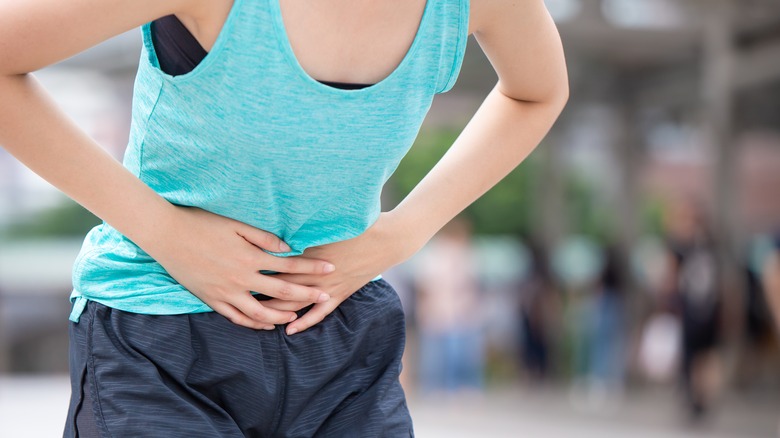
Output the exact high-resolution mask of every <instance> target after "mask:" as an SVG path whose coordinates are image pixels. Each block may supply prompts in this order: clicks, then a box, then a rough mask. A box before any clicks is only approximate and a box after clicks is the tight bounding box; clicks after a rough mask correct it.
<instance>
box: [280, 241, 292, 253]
mask: <svg viewBox="0 0 780 438" xmlns="http://www.w3.org/2000/svg"><path fill="white" fill-rule="evenodd" d="M279 249H281V250H282V251H283V252H289V251H291V250H292V249H291V248H290V245H288V244H286V243H284V242H282V243H280V244H279Z"/></svg>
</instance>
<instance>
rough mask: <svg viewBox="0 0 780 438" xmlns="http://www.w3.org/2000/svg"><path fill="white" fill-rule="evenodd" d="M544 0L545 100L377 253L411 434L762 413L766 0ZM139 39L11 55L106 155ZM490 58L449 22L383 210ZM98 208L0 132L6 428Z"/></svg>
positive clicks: (770, 326) (42, 414)
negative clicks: (443, 59)
mask: <svg viewBox="0 0 780 438" xmlns="http://www.w3.org/2000/svg"><path fill="white" fill-rule="evenodd" d="M546 3H547V6H548V8H549V10H550V12H551V14H552V15H553V17H554V19H555V20H556V22H557V24H558V26H559V30H560V32H561V36H562V38H563V42H564V47H565V50H566V56H567V61H568V66H569V73H570V79H571V99H570V101H569V104H568V106H567V108H566V109H565V110H564V112H563V114H562V115H561V118H560V119H559V121H558V122H557V123H556V125H555V127H554V128H553V130H552V131H551V132H550V134H549V135H548V136H547V138H546V139H545V140H544V142H543V143H542V144H541V145H540V146H539V147H538V148H537V149H536V150H535V151H534V152H533V153H532V155H531V156H530V157H529V158H528V159H527V160H526V161H525V162H524V163H523V164H522V165H521V166H520V167H518V169H516V170H515V171H514V172H513V173H511V174H510V175H509V176H508V177H507V178H506V179H505V180H504V181H503V182H501V183H500V184H499V185H498V186H496V187H495V188H494V189H493V190H491V191H490V192H489V193H487V194H486V195H485V196H484V197H483V198H482V199H480V200H479V201H477V202H476V203H475V204H474V205H472V206H471V207H469V208H468V209H467V210H466V211H465V212H464V213H463V214H461V215H460V216H459V217H457V218H456V219H455V220H454V221H453V222H452V223H450V224H449V225H448V226H446V227H445V228H444V229H443V230H442V231H441V232H440V233H439V234H438V235H437V236H436V237H435V238H434V239H433V240H432V241H431V242H430V243H429V244H428V245H427V246H426V247H425V248H424V249H423V250H421V251H420V252H419V253H418V254H417V255H415V256H414V257H413V258H412V259H410V260H409V261H408V262H406V263H404V264H402V265H399V266H397V267H395V268H394V269H392V270H391V271H390V272H387V273H386V274H385V277H386V278H387V279H388V281H390V283H391V284H393V285H394V286H395V287H396V289H397V290H398V292H399V294H400V295H401V298H402V301H403V303H404V306H405V308H406V311H407V326H408V341H407V348H406V355H405V365H404V373H403V375H402V380H403V383H404V386H405V387H406V390H407V393H408V396H409V404H410V408H411V411H412V415H413V418H414V420H415V426H416V433H417V435H418V436H421V437H439V436H441V437H461V436H462V437H474V436H493V437H514V436H534V437H537V436H538V437H566V436H575V435H576V436H580V437H582V436H586V437H587V436H599V437H605V436H606V437H612V436H625V435H626V434H628V433H630V434H631V435H632V436H637V437H645V436H646V437H688V436H708V437H709V436H713V437H772V436H777V435H778V417H780V338H779V337H778V330H777V327H778V325H777V324H776V323H777V322H780V320H779V319H773V315H772V305H771V303H773V302H774V303H776V304H775V308H778V307H780V306H778V305H777V302H778V301H780V298H777V297H780V255H779V254H780V104H778V102H780V1H778V0H740V1H737V0H546ZM140 44H141V37H140V33H139V32H138V31H137V30H135V31H132V32H128V33H126V34H123V35H120V36H118V37H116V38H114V39H112V40H109V41H107V42H105V43H103V44H101V45H99V46H96V47H94V48H92V49H90V50H88V51H86V52H84V53H81V54H79V55H77V56H74V57H72V58H70V59H68V60H65V61H63V62H61V63H58V64H56V65H54V66H51V67H48V68H46V69H43V70H40V71H38V72H36V73H35V76H36V77H37V78H38V79H39V80H40V81H41V82H42V83H43V84H44V86H45V87H46V88H47V89H48V90H49V91H50V92H51V94H52V95H53V96H54V98H55V99H56V100H57V101H58V103H59V104H60V105H61V106H62V108H63V109H64V110H65V111H66V112H67V113H68V114H69V115H70V116H71V117H72V118H73V119H74V120H75V121H76V122H77V123H78V124H79V125H80V126H81V127H82V128H83V129H84V130H85V131H86V132H87V133H89V134H90V135H91V136H93V137H94V138H95V139H96V140H98V141H99V142H100V143H101V144H102V145H104V146H105V148H106V149H107V150H109V151H110V152H111V153H112V154H113V155H114V156H115V157H116V158H117V159H118V160H121V158H122V154H123V152H124V146H125V144H126V142H127V137H128V133H129V122H130V108H131V97H132V87H133V80H134V77H135V72H136V68H137V65H138V55H139V53H140V52H139V51H140ZM529 62H533V60H529ZM496 79H497V78H496V75H495V73H494V71H493V70H492V68H491V66H490V63H489V62H488V60H487V59H486V58H485V56H484V55H483V54H482V51H481V49H480V48H479V46H478V44H477V42H476V40H475V39H474V37H473V36H472V37H471V38H470V40H469V46H468V47H467V51H466V59H465V60H464V64H463V68H462V71H461V73H460V77H459V79H458V82H457V84H456V86H455V87H454V88H453V90H452V91H450V92H449V93H446V94H444V95H439V96H437V98H436V100H435V101H434V104H433V107H432V108H431V111H430V113H429V115H428V117H427V119H426V121H425V124H424V125H423V128H422V130H421V132H420V135H419V137H418V139H417V142H416V144H415V145H414V146H413V148H412V150H411V152H410V153H409V155H408V156H407V157H406V158H405V159H404V161H403V163H402V164H401V166H400V167H399V168H398V170H397V172H396V173H395V175H394V176H393V178H392V179H391V181H390V182H389V183H388V185H387V186H386V188H385V192H384V194H383V196H384V198H383V203H384V208H385V210H387V209H390V208H392V207H393V206H394V205H395V204H396V203H397V202H399V201H400V200H401V199H402V198H403V197H404V196H405V194H406V193H408V192H409V191H410V190H411V189H412V187H414V185H415V184H416V183H417V182H418V181H419V180H420V179H421V178H422V176H423V175H424V174H425V173H426V172H427V171H428V169H430V168H431V166H432V165H433V164H434V163H435V162H436V160H438V158H439V157H440V156H441V155H442V154H443V153H444V152H445V151H446V149H447V148H448V147H449V146H450V145H451V143H452V142H453V141H454V139H455V138H456V137H457V135H458V133H459V132H460V131H461V130H462V129H463V127H464V126H465V124H466V123H467V122H468V120H469V119H470V117H471V115H472V114H473V113H474V112H475V111H476V109H477V107H478V106H479V105H480V103H481V102H482V99H484V97H485V96H486V94H487V93H488V92H489V91H490V89H491V88H492V87H493V85H494V84H495V81H496ZM518 123H523V121H522V120H518ZM98 223H100V220H99V219H97V218H96V217H94V216H93V215H91V214H90V213H89V212H88V211H86V210H85V209H83V208H81V207H80V206H78V205H77V204H75V203H74V202H73V201H71V200H70V199H69V198H67V197H66V196H64V195H63V194H62V193H60V192H59V191H58V190H56V189H55V188H53V187H52V186H51V185H49V184H48V183H46V182H45V181H44V180H42V179H41V178H40V177H38V176H36V175H35V174H34V173H32V172H30V171H28V170H27V169H26V168H25V167H23V166H22V165H21V164H19V163H18V162H17V161H15V159H14V158H13V157H11V156H10V155H9V154H7V153H6V152H5V151H4V150H2V149H0V424H3V429H4V431H9V430H10V431H11V435H9V436H25V437H37V436H40V437H49V436H57V435H58V434H59V435H61V430H62V425H63V422H64V417H65V412H66V409H67V401H68V397H69V383H68V379H67V362H68V355H67V343H68V338H67V324H68V320H67V317H68V313H69V302H68V294H69V293H70V290H71V267H72V264H73V261H74V258H75V256H76V253H77V252H78V250H79V247H80V245H81V242H82V240H83V237H84V235H85V234H86V232H87V231H88V230H89V229H90V228H91V227H93V226H94V225H96V224H98ZM442 279H445V280H444V281H443V280H442ZM773 300H774V301H773ZM778 310H780V309H778ZM777 316H778V317H780V315H777ZM15 428H16V429H15ZM14 431H17V432H14Z"/></svg>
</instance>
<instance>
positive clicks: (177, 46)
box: [150, 14, 373, 90]
mask: <svg viewBox="0 0 780 438" xmlns="http://www.w3.org/2000/svg"><path fill="white" fill-rule="evenodd" d="M150 27H151V31H152V44H154V51H155V53H156V54H157V60H158V62H159V63H160V69H161V70H162V71H163V72H165V73H167V74H169V75H171V76H176V75H182V74H185V73H188V72H190V71H192V69H194V68H195V66H197V65H198V63H200V62H201V61H202V60H203V58H205V57H206V55H207V54H208V52H206V50H205V49H204V48H203V46H201V45H200V43H199V42H198V40H197V39H195V37H194V36H193V35H192V33H190V31H189V30H188V29H187V28H186V27H185V26H184V24H183V23H182V22H181V21H180V20H179V18H178V17H176V15H173V14H171V15H166V16H164V17H160V18H158V19H157V20H154V21H152V24H151V26H150ZM319 82H321V83H323V84H325V85H330V86H331V87H335V88H345V89H350V90H354V89H358V88H364V87H368V86H370V85H373V84H357V83H350V82H332V81H319Z"/></svg>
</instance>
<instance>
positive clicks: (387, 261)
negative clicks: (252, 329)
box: [263, 213, 418, 335]
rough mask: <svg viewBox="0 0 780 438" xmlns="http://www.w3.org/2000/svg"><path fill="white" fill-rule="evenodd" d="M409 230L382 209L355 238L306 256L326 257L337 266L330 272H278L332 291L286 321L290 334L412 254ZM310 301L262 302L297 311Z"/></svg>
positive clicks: (314, 249) (311, 250) (316, 320)
mask: <svg viewBox="0 0 780 438" xmlns="http://www.w3.org/2000/svg"><path fill="white" fill-rule="evenodd" d="M404 234H406V235H407V236H408V234H407V233H404V231H403V230H399V229H398V228H397V227H396V226H394V224H393V220H392V219H391V216H390V213H381V214H380V216H379V219H377V220H376V222H374V224H373V225H371V227H369V228H368V229H367V230H366V231H365V232H363V233H362V234H360V235H359V236H357V237H354V238H352V239H348V240H343V241H340V242H335V243H329V244H326V245H322V246H315V247H311V248H308V249H306V250H305V251H304V253H303V256H304V257H308V258H317V259H320V260H325V261H328V262H330V263H332V264H333V265H335V266H336V270H335V271H333V272H331V273H328V274H277V276H278V277H279V278H280V279H282V280H284V281H289V282H292V283H297V284H301V285H306V286H313V287H316V288H317V289H320V290H322V291H324V292H325V293H327V294H329V295H330V300H328V301H326V302H324V303H316V304H314V306H312V308H311V309H309V310H308V311H307V312H306V313H305V314H304V315H303V316H301V317H300V318H298V319H296V320H295V321H293V322H292V323H290V324H288V325H287V330H286V331H287V334H288V335H292V334H295V333H298V332H302V331H304V330H306V329H308V328H310V327H312V326H313V325H315V324H317V323H319V322H320V321H322V320H323V319H324V318H325V317H326V316H328V315H329V314H330V313H331V312H332V311H333V310H335V309H336V308H337V307H338V306H339V304H341V303H342V302H343V301H345V300H346V299H347V298H349V297H350V296H351V295H352V294H353V293H355V292H356V291H357V290H359V289H360V288H361V287H363V286H364V285H365V284H366V283H368V282H369V281H371V280H373V279H374V278H376V277H377V276H378V275H379V274H381V273H382V272H384V271H385V270H386V269H388V268H390V267H391V266H394V265H396V264H398V263H401V262H402V261H404V260H406V259H407V258H409V257H410V256H411V255H412V254H414V252H416V250H417V249H418V248H415V247H414V246H413V245H411V244H409V243H404V242H405V240H404V239H402V238H401V236H403V235H404ZM311 304H312V303H310V302H301V301H285V300H282V299H279V298H274V299H271V300H268V301H264V302H263V305H264V306H266V307H271V308H274V309H279V310H288V311H289V310H292V311H297V310H300V309H302V308H304V307H306V306H309V305H311Z"/></svg>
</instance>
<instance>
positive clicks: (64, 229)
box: [3, 199, 102, 239]
mask: <svg viewBox="0 0 780 438" xmlns="http://www.w3.org/2000/svg"><path fill="white" fill-rule="evenodd" d="M101 222H102V221H101V220H100V219H99V218H98V217H96V216H95V215H93V214H92V213H90V211H89V210H87V209H85V208H84V207H82V206H80V205H79V204H77V203H76V202H74V201H73V200H70V199H67V200H65V201H63V203H62V204H61V205H59V206H57V207H54V208H51V209H47V210H45V211H42V212H40V213H38V214H36V215H34V216H29V217H27V218H26V219H25V220H24V221H19V222H16V223H12V224H11V225H10V226H8V227H7V228H6V229H5V230H3V235H4V237H5V238H6V239H27V238H38V237H77V236H84V235H85V234H86V233H87V231H89V230H90V228H92V227H94V226H95V225H98V224H100V223H101Z"/></svg>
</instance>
